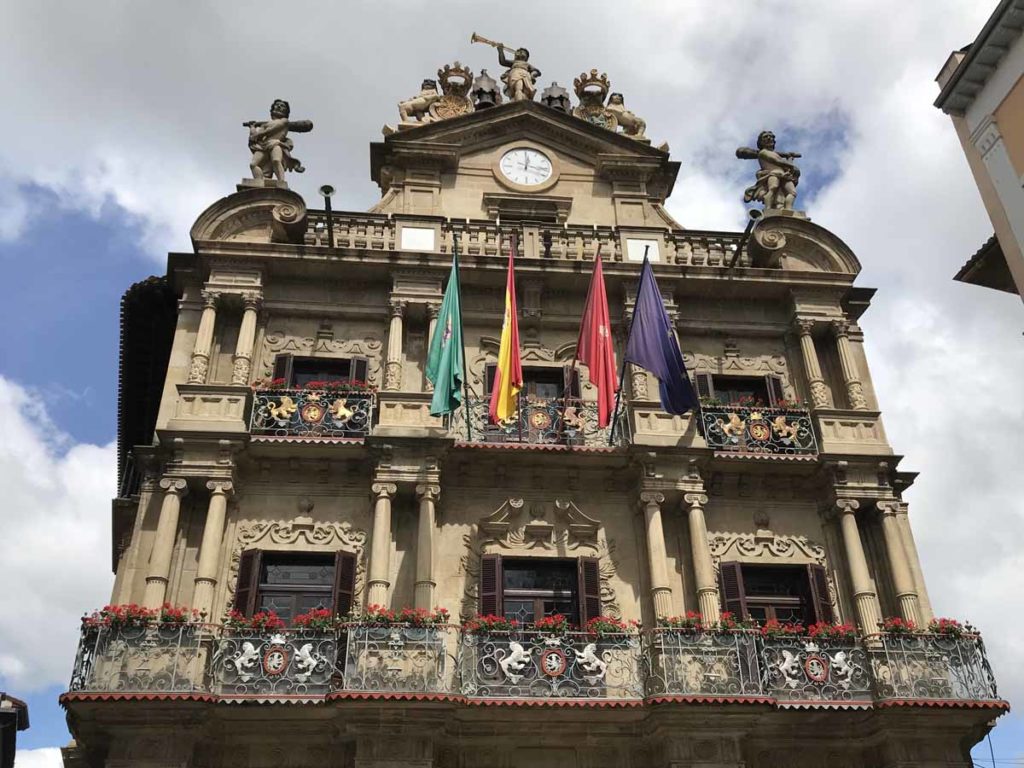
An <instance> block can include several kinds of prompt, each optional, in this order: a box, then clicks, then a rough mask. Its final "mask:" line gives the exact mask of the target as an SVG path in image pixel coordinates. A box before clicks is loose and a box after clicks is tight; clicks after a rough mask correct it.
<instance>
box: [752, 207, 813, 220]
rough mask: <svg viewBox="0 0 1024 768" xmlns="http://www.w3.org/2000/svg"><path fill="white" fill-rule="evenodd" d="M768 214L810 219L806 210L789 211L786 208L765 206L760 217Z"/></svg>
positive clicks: (765, 216)
mask: <svg viewBox="0 0 1024 768" xmlns="http://www.w3.org/2000/svg"><path fill="white" fill-rule="evenodd" d="M769 216H788V217H790V218H792V219H806V220H807V221H810V220H811V217H810V216H808V215H807V212H806V211H791V210H788V209H786V208H765V209H764V210H763V211H762V212H761V218H762V219H764V218H767V217H769Z"/></svg>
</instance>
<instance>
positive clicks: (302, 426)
mask: <svg viewBox="0 0 1024 768" xmlns="http://www.w3.org/2000/svg"><path fill="white" fill-rule="evenodd" d="M376 409H377V396H376V394H375V393H373V392H368V391H362V390H343V389H334V390H331V389H322V390H321V389H315V390H314V389H258V390H256V391H255V392H253V403H252V417H251V420H250V425H249V431H250V433H251V434H253V435H271V436H274V437H305V438H347V439H361V438H364V437H366V436H367V435H369V434H370V431H371V430H372V429H373V425H374V418H375V415H376Z"/></svg>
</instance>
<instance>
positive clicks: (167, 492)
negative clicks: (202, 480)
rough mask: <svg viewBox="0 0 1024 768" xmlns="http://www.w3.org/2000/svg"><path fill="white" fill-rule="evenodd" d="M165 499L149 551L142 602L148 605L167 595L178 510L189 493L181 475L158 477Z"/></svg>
mask: <svg viewBox="0 0 1024 768" xmlns="http://www.w3.org/2000/svg"><path fill="white" fill-rule="evenodd" d="M160 487H161V488H162V489H163V492H164V499H163V502H162V503H161V505H160V519H159V521H158V522H157V524H156V535H155V536H154V538H153V550H152V552H151V553H150V555H149V571H148V572H147V574H146V591H145V593H144V594H143V598H142V603H143V605H145V606H146V607H147V608H159V607H160V606H161V605H163V604H164V600H165V599H166V597H167V581H168V578H169V577H170V575H171V556H172V555H173V554H174V542H175V540H176V539H177V537H178V514H179V512H180V511H181V498H182V497H183V496H184V495H185V494H186V493H188V483H186V482H185V480H184V478H181V477H165V478H163V479H162V480H161V481H160Z"/></svg>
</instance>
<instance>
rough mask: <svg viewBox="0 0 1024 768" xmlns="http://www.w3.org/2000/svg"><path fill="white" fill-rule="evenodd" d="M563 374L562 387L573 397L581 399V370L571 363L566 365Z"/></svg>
mask: <svg viewBox="0 0 1024 768" xmlns="http://www.w3.org/2000/svg"><path fill="white" fill-rule="evenodd" d="M563 370H564V373H563V374H562V388H563V391H564V392H565V393H567V394H568V395H569V397H571V398H575V399H577V400H579V399H580V370H579V368H573V367H572V366H570V365H567V366H565V368H564V369H563Z"/></svg>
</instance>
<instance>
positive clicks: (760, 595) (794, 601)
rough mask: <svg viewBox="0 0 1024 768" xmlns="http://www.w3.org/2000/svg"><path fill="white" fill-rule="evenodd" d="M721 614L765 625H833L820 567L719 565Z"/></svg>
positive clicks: (823, 571)
mask: <svg viewBox="0 0 1024 768" xmlns="http://www.w3.org/2000/svg"><path fill="white" fill-rule="evenodd" d="M719 578H720V583H719V589H720V590H721V595H722V606H723V610H726V611H730V612H732V613H734V614H735V615H737V616H742V617H743V618H746V619H754V620H755V621H759V622H765V621H768V620H769V619H776V620H777V621H780V622H799V623H802V624H805V625H806V624H813V623H815V622H816V621H829V622H830V621H832V600H831V598H830V597H829V591H828V578H827V577H826V574H825V569H824V568H823V567H822V566H820V565H796V566H789V565H755V564H747V563H743V564H741V563H735V562H732V563H722V564H721V566H720V571H719Z"/></svg>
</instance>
